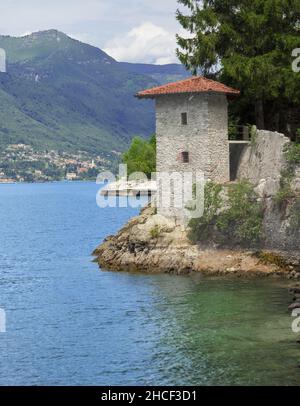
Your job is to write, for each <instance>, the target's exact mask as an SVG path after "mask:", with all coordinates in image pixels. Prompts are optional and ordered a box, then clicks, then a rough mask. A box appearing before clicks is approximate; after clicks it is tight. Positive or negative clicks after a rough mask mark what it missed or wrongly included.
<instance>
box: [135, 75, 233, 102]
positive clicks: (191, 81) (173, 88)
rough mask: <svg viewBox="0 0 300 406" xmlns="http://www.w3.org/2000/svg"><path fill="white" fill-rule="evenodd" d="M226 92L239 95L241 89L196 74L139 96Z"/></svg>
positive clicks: (143, 92)
mask: <svg viewBox="0 0 300 406" xmlns="http://www.w3.org/2000/svg"><path fill="white" fill-rule="evenodd" d="M208 92H213V93H225V94H227V95H236V96H237V95H239V94H240V91H239V90H236V89H233V88H231V87H228V86H226V85H224V84H223V83H219V82H216V81H214V80H211V79H206V78H204V77H203V76H194V77H191V78H188V79H185V80H181V81H179V82H173V83H168V84H167V85H163V86H158V87H154V88H152V89H148V90H143V91H142V92H139V93H137V95H136V96H137V97H139V98H155V97H156V96H160V95H165V94H178V93H208Z"/></svg>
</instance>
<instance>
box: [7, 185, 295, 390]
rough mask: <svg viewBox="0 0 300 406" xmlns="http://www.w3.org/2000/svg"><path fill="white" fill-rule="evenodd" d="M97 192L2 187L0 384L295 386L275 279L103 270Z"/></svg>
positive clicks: (119, 220)
mask: <svg viewBox="0 0 300 406" xmlns="http://www.w3.org/2000/svg"><path fill="white" fill-rule="evenodd" d="M97 189H98V186H97V185H95V184H92V183H56V184H55V183H53V184H36V185H27V184H19V185H0V227H1V229H0V231H1V232H0V307H1V308H3V309H5V311H6V314H7V332H6V333H0V384H1V385H75V384H78V385H136V384H137V385H150V384H158V385H164V384H165V385H173V384H174V385H175V384H176V385H186V384H196V385H213V384H216V385H229V384H232V385H239V384H245V385H258V384H268V385H279V384H283V385H290V384H300V369H299V368H298V366H299V364H300V345H299V344H297V343H296V338H297V337H296V336H295V334H293V333H292V331H291V322H292V319H291V316H290V314H289V313H288V312H287V306H288V304H289V301H290V297H289V295H288V293H287V289H286V286H285V284H284V283H283V282H280V281H277V282H271V281H264V280H255V281H247V280H228V279H207V278H204V279H203V278H201V277H199V276H192V277H176V276H168V275H137V274H127V273H110V272H101V271H99V269H98V267H97V265H96V264H94V263H92V262H91V261H92V258H91V255H90V254H91V252H92V250H93V249H94V248H95V247H96V246H97V245H98V244H99V243H100V242H101V240H102V239H103V238H104V237H105V236H107V235H110V234H112V233H114V232H116V231H117V230H118V229H119V228H120V227H121V226H122V225H123V224H124V223H125V222H126V221H127V220H128V219H129V218H130V217H132V216H133V215H135V214H136V213H137V212H138V210H137V209H117V208H109V209H99V208H98V207H97V205H96V201H95V196H96V192H97Z"/></svg>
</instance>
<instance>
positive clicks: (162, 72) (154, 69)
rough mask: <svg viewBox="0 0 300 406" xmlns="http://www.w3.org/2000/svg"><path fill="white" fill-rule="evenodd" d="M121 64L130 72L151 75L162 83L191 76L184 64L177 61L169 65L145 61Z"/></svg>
mask: <svg viewBox="0 0 300 406" xmlns="http://www.w3.org/2000/svg"><path fill="white" fill-rule="evenodd" d="M121 65H122V66H124V68H126V69H127V70H128V72H132V73H138V74H139V75H145V76H150V77H151V78H152V79H154V80H155V81H156V82H158V83H159V84H161V85H163V84H165V83H168V82H176V81H177V80H181V79H185V78H187V77H189V76H191V74H190V73H189V72H188V71H187V70H186V69H185V67H184V66H183V65H179V64H176V63H174V64H169V65H148V64H143V63H128V62H121Z"/></svg>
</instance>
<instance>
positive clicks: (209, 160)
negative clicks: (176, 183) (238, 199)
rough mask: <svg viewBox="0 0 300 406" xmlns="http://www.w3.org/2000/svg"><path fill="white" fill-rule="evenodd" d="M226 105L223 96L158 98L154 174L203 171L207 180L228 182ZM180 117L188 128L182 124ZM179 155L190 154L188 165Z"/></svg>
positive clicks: (190, 95) (166, 96)
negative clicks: (184, 117) (185, 116)
mask: <svg viewBox="0 0 300 406" xmlns="http://www.w3.org/2000/svg"><path fill="white" fill-rule="evenodd" d="M227 104H228V103H227V98H226V95H222V94H208V93H201V94H177V95H163V96H159V97H157V99H156V112H157V113H156V133H157V171H158V172H179V173H182V172H192V173H196V172H197V171H203V172H204V174H205V178H206V179H211V180H214V181H216V182H220V183H223V182H227V181H229V142H228V118H227ZM182 113H187V125H182V124H181V114H182ZM182 152H188V153H189V163H183V162H182V161H181V159H180V154H181V153H182Z"/></svg>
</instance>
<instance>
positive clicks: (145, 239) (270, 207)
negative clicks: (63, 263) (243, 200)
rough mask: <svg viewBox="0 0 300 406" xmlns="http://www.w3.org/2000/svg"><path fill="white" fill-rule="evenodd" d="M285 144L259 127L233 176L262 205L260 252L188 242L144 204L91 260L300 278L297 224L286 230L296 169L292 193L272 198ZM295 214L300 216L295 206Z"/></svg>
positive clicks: (115, 265) (182, 231)
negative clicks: (245, 183)
mask: <svg viewBox="0 0 300 406" xmlns="http://www.w3.org/2000/svg"><path fill="white" fill-rule="evenodd" d="M288 142H289V141H288V139H287V138H286V137H284V136H283V135H281V134H277V133H270V132H265V131H263V132H260V131H259V132H258V134H257V136H256V139H255V142H254V143H252V144H251V145H249V146H248V147H247V148H246V149H245V150H244V152H243V154H242V156H241V160H240V164H239V170H238V176H239V178H240V179H247V180H249V181H250V182H251V183H252V184H253V186H254V187H255V191H256V193H257V194H258V199H259V200H260V201H261V202H262V204H263V208H264V217H263V234H264V241H263V242H262V243H261V246H260V247H259V251H260V252H259V253H255V252H253V250H252V251H251V250H242V249H239V248H238V247H232V248H231V249H222V248H220V247H217V246H216V245H214V241H210V242H209V244H207V246H205V247H204V246H203V245H202V246H200V245H199V244H192V243H191V242H190V240H189V238H188V232H187V229H186V228H185V227H184V226H182V225H179V224H177V223H176V220H175V219H170V218H165V217H163V216H161V215H158V214H156V211H155V209H154V208H151V207H147V208H146V209H144V210H142V212H141V214H140V216H138V217H136V218H133V219H132V220H130V221H129V222H128V223H127V225H126V226H125V227H124V228H123V229H122V230H120V231H119V233H118V234H117V235H115V236H111V237H108V238H107V239H106V240H105V241H104V242H103V244H101V245H100V246H99V247H98V248H97V249H96V250H95V252H94V255H95V256H96V261H97V262H98V264H99V265H100V266H101V267H102V268H103V269H105V268H106V269H110V270H115V271H143V272H151V273H155V272H167V273H174V274H187V273H191V272H201V273H203V274H210V275H235V276H269V275H277V276H286V277H289V278H291V279H300V246H299V238H300V230H299V226H298V225H296V230H293V232H291V222H292V218H293V216H294V214H295V213H294V209H295V204H296V202H297V201H298V200H297V199H299V185H300V176H299V175H300V171H299V168H296V169H295V174H294V178H293V180H292V182H291V190H292V192H293V196H292V197H290V198H289V199H287V200H286V201H285V202H284V204H281V205H279V204H278V202H277V201H276V196H277V195H278V192H279V191H280V188H281V187H282V185H281V176H282V172H283V170H284V169H285V167H286V164H287V163H286V160H285V159H284V148H285V145H286V144H287V143H288ZM225 204H226V203H225V202H224V205H225ZM296 215H297V216H300V208H299V213H298V212H297V213H296Z"/></svg>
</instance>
